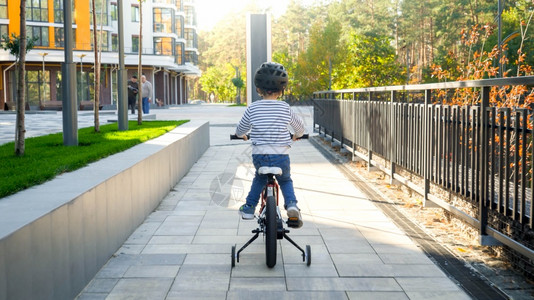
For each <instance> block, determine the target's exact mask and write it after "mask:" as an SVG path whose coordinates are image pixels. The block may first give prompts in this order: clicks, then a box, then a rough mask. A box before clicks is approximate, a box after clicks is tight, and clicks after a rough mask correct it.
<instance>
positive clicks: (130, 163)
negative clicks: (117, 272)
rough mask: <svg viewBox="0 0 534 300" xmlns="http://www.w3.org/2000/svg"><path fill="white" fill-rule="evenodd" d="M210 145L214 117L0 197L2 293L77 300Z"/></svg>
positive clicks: (3, 299)
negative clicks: (10, 194)
mask: <svg viewBox="0 0 534 300" xmlns="http://www.w3.org/2000/svg"><path fill="white" fill-rule="evenodd" d="M208 147H209V124H208V123H205V122H189V123H186V124H184V125H182V126H180V127H178V128H176V129H175V130H173V131H171V132H169V133H167V134H165V135H164V136H161V137H159V138H157V139H154V140H151V141H148V142H146V143H144V144H141V145H138V146H135V147H133V148H131V149H129V150H127V151H124V152H122V153H119V154H116V155H113V156H110V157H108V158H105V159H103V160H100V161H98V162H96V163H93V164H91V165H89V166H87V167H85V168H83V169H80V170H77V171H75V172H71V173H67V174H63V175H61V176H58V177H57V178H55V179H54V180H52V181H49V182H47V183H45V184H42V185H40V186H36V187H33V188H30V189H28V190H25V191H22V192H20V193H17V194H15V195H12V196H9V197H6V198H3V199H0V299H1V300H7V299H10V300H12V299H73V298H74V297H76V295H78V293H79V292H80V291H81V290H82V289H83V288H84V287H85V285H86V284H87V283H88V282H89V281H90V280H91V279H92V278H93V277H94V276H95V274H96V273H97V271H98V270H99V269H100V268H101V267H102V266H103V265H104V264H105V263H106V262H107V261H108V259H109V258H110V257H111V255H113V253H115V252H116V251H117V250H118V249H119V248H120V247H121V246H122V244H123V243H124V241H125V240H126V239H127V238H128V237H129V236H130V234H131V233H132V232H133V231H134V230H135V229H136V228H137V227H138V226H139V225H140V224H141V223H142V222H143V220H144V219H145V218H146V217H147V216H148V215H149V213H150V212H152V211H153V210H154V209H155V208H156V207H157V206H158V204H159V203H160V201H161V200H162V199H163V198H164V197H165V196H166V195H167V194H168V193H169V191H170V189H171V188H173V187H174V186H175V185H176V184H177V183H178V182H179V180H180V179H181V178H182V177H183V176H184V175H185V174H186V173H187V172H188V171H189V169H190V168H191V167H192V165H193V164H194V163H195V162H196V161H197V160H198V159H199V158H200V156H201V155H202V154H203V153H204V152H205V151H206V149H208Z"/></svg>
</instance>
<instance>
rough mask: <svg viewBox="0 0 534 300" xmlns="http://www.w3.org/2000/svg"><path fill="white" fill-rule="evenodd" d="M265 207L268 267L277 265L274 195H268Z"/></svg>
mask: <svg viewBox="0 0 534 300" xmlns="http://www.w3.org/2000/svg"><path fill="white" fill-rule="evenodd" d="M265 209H266V210H265V256H266V257H265V258H266V263H267V267H269V268H272V267H274V266H275V265H276V243H277V241H276V240H277V235H276V231H277V224H276V218H277V213H276V200H275V198H274V197H273V196H269V197H267V204H266V205H265Z"/></svg>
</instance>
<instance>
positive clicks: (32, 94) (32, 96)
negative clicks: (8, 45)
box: [26, 70, 50, 105]
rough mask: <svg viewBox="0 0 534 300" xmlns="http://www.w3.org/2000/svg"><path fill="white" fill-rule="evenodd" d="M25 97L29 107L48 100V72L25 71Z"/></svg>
mask: <svg viewBox="0 0 534 300" xmlns="http://www.w3.org/2000/svg"><path fill="white" fill-rule="evenodd" d="M26 95H27V99H28V103H30V105H39V100H40V101H49V100H50V71H45V72H44V78H43V71H42V70H39V71H26ZM45 97H46V99H45Z"/></svg>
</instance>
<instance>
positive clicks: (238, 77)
mask: <svg viewBox="0 0 534 300" xmlns="http://www.w3.org/2000/svg"><path fill="white" fill-rule="evenodd" d="M235 70H236V75H235V76H236V77H234V78H232V84H233V85H234V86H235V88H236V96H235V102H236V104H237V105H239V104H241V89H242V88H243V87H244V86H245V82H244V81H243V79H241V73H240V72H239V68H238V67H235Z"/></svg>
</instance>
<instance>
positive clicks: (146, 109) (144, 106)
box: [143, 97, 150, 114]
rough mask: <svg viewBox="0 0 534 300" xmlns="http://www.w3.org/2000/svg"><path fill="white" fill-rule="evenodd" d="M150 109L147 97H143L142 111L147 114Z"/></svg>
mask: <svg viewBox="0 0 534 300" xmlns="http://www.w3.org/2000/svg"><path fill="white" fill-rule="evenodd" d="M149 110H150V104H149V103H148V97H144V98H143V113H145V114H148V111H149Z"/></svg>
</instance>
